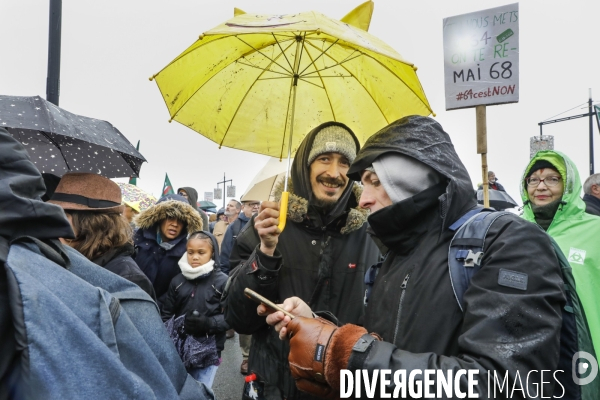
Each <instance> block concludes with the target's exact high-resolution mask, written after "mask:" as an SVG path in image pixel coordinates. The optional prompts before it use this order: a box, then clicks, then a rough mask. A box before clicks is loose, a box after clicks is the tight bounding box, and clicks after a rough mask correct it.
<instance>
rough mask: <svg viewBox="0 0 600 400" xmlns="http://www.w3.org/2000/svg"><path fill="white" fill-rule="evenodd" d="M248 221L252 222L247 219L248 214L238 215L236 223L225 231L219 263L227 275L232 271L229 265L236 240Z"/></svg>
mask: <svg viewBox="0 0 600 400" xmlns="http://www.w3.org/2000/svg"><path fill="white" fill-rule="evenodd" d="M248 221H250V218H248V217H246V214H244V213H243V212H242V213H240V215H238V217H237V218H236V219H235V221H233V222H232V223H230V224H229V225H228V226H227V229H226V230H225V235H224V236H223V241H222V242H221V255H220V256H219V262H220V264H221V270H222V271H223V272H224V273H226V274H229V271H230V270H231V269H232V268H231V265H230V264H229V256H231V251H232V250H233V246H234V244H235V240H236V238H237V237H238V235H239V234H240V231H241V230H242V228H243V227H244V226H245V225H246V224H247V223H248ZM234 267H235V265H234Z"/></svg>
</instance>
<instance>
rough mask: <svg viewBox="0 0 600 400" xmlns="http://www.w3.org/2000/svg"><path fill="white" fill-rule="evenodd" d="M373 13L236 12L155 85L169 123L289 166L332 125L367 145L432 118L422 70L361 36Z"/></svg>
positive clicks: (375, 40) (161, 74)
mask: <svg viewBox="0 0 600 400" xmlns="http://www.w3.org/2000/svg"><path fill="white" fill-rule="evenodd" d="M372 9H373V3H372V2H370V1H369V2H367V3H364V4H363V5H361V6H359V7H357V9H355V10H353V11H352V12H350V13H349V14H348V15H347V16H346V17H345V18H344V19H343V20H342V21H338V20H334V19H331V18H328V17H326V16H324V15H322V14H320V13H318V12H315V11H310V12H302V13H297V14H288V15H256V14H243V13H242V12H241V11H239V10H237V11H236V14H238V15H237V16H235V17H234V18H232V19H230V20H229V21H227V22H225V23H223V24H221V25H219V26H217V27H216V28H214V29H211V30H210V31H208V32H205V33H204V34H202V35H200V37H199V39H198V40H197V41H196V42H195V43H194V44H192V45H191V46H190V47H189V48H188V49H186V50H185V51H184V52H183V53H181V54H180V55H179V56H178V57H177V58H175V59H174V60H173V61H171V62H170V63H169V64H168V65H167V66H166V67H165V68H163V69H162V70H161V71H160V72H159V73H157V74H156V75H154V76H153V77H152V78H151V79H154V80H155V81H156V83H157V85H158V87H159V89H160V91H161V93H162V96H163V98H164V100H165V103H166V105H167V108H168V109H169V113H170V115H171V120H175V121H178V122H180V123H182V124H184V125H185V126H187V127H189V128H191V129H193V130H195V131H197V132H198V133H200V134H202V135H203V136H206V137H207V138H209V139H210V140H212V141H214V142H216V143H218V144H219V146H226V147H232V148H236V149H241V150H246V151H251V152H255V153H260V154H265V155H269V156H272V157H278V158H280V159H281V158H283V157H284V155H285V153H286V151H287V156H288V159H289V158H290V157H291V155H292V153H294V152H295V151H296V149H297V147H298V145H299V144H300V142H301V141H302V139H303V137H304V135H305V134H306V133H307V132H309V131H310V130H311V129H312V128H314V127H316V126H317V125H319V124H321V123H323V122H326V121H339V122H343V123H345V124H346V125H348V126H349V127H350V128H351V129H352V130H353V131H354V132H355V133H356V135H357V137H358V140H359V142H360V143H361V144H362V143H364V142H365V140H366V139H367V138H368V137H369V136H370V135H372V134H373V133H375V132H376V131H377V130H379V129H380V128H382V127H384V126H386V125H387V124H389V123H390V122H392V121H395V120H397V119H399V118H402V117H404V116H407V115H415V114H418V115H429V114H430V113H432V111H431V108H430V106H429V103H428V101H427V98H426V97H425V93H424V92H423V88H422V87H421V84H420V82H419V80H418V78H417V75H416V72H415V71H416V67H415V66H414V65H413V64H411V63H410V62H408V61H406V60H404V59H403V58H402V57H401V56H400V54H398V53H397V52H396V51H395V50H394V49H392V48H391V47H390V46H388V45H387V44H385V43H384V42H383V41H381V40H379V39H378V38H376V37H374V36H372V35H370V34H369V33H368V32H366V31H365V30H363V29H360V28H359V27H357V26H361V27H363V28H368V25H369V21H370V15H371V11H372ZM365 15H366V16H367V17H368V20H367V21H366V23H365ZM354 25H357V26H354ZM298 133H300V134H298ZM288 171H289V161H288ZM287 179H288V177H287V175H286V180H285V185H284V193H283V195H282V200H281V215H282V218H281V219H280V220H281V222H282V223H281V224H280V228H281V229H282V228H283V226H284V225H285V221H284V219H285V215H286V208H287Z"/></svg>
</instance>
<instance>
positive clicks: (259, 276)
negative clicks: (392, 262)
mask: <svg viewBox="0 0 600 400" xmlns="http://www.w3.org/2000/svg"><path fill="white" fill-rule="evenodd" d="M358 150H359V143H358V140H357V139H356V137H355V135H354V133H353V132H352V131H351V130H350V129H349V128H348V127H347V126H346V125H344V124H341V123H338V122H327V123H324V124H322V125H320V126H318V127H317V128H315V129H313V130H312V131H311V132H310V133H309V134H308V135H307V136H306V137H305V138H304V140H303V141H302V143H301V144H300V146H299V148H298V150H297V152H296V156H295V158H294V163H293V165H292V168H291V171H290V176H291V180H290V182H289V187H288V189H289V192H290V196H289V202H288V212H287V224H286V226H285V229H284V230H283V232H281V231H280V230H279V228H278V227H277V225H278V223H279V204H278V203H275V202H263V203H262V204H261V207H260V210H259V213H258V215H255V216H254V217H253V218H252V219H251V221H250V223H248V224H247V225H246V226H245V227H244V228H243V229H242V231H241V232H240V233H239V235H238V237H237V239H236V244H235V245H234V248H233V251H232V253H231V257H230V265H231V266H232V267H234V266H237V267H236V269H235V270H233V271H232V272H231V273H230V276H231V278H230V283H229V284H228V286H229V287H228V289H226V292H225V294H224V297H225V318H226V320H227V322H228V323H229V324H230V326H231V327H232V328H234V329H235V330H236V332H238V333H244V334H252V347H251V351H250V359H249V371H250V372H254V373H256V374H257V376H258V379H259V380H260V381H263V382H265V396H266V398H267V399H283V398H285V399H288V400H292V399H312V398H313V397H312V396H311V395H309V394H307V393H302V392H300V391H298V390H297V389H296V385H295V383H294V379H293V377H292V376H291V374H290V372H289V364H288V360H287V358H288V353H289V346H288V343H287V342H282V341H280V340H279V339H278V336H277V333H276V332H275V330H273V329H269V326H268V325H267V324H266V321H265V317H264V316H259V315H257V314H256V303H254V302H253V301H252V300H250V299H248V298H247V297H245V295H244V289H245V288H247V287H248V288H250V289H252V290H254V291H256V292H258V293H260V294H261V295H263V296H265V297H267V298H269V299H270V300H273V301H275V302H277V301H282V300H283V299H285V298H287V297H290V296H297V297H299V298H301V299H303V300H304V301H306V302H307V303H308V304H310V305H311V307H312V308H313V309H314V310H319V311H328V312H331V313H333V314H335V315H336V316H337V317H338V318H339V320H340V321H343V322H351V323H361V321H362V318H363V314H364V302H363V298H364V293H365V286H364V274H365V271H366V269H367V268H369V267H370V266H371V265H372V264H374V263H376V262H377V261H378V258H379V251H378V249H377V247H376V246H375V244H374V243H373V242H372V241H371V240H369V238H368V237H367V225H366V224H365V222H366V219H367V215H368V211H367V210H366V209H362V208H360V207H359V206H358V205H359V201H360V194H361V193H362V188H361V187H360V186H359V185H358V184H357V183H355V182H354V181H352V180H351V179H349V178H348V177H347V175H346V173H347V172H348V168H349V167H350V164H351V163H352V161H353V160H354V158H355V157H356V153H357V152H358ZM279 192H281V188H280V190H279Z"/></svg>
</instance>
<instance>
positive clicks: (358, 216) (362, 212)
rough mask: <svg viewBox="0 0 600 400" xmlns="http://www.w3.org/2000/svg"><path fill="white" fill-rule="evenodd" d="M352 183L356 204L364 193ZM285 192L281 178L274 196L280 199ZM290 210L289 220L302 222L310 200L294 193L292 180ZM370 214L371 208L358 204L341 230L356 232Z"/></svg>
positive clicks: (349, 213)
mask: <svg viewBox="0 0 600 400" xmlns="http://www.w3.org/2000/svg"><path fill="white" fill-rule="evenodd" d="M350 184H352V195H353V196H354V198H355V199H356V204H358V203H359V201H360V195H361V194H362V191H363V189H362V187H361V186H360V185H359V184H357V183H356V182H354V181H350ZM282 192H283V181H282V180H280V181H279V182H277V183H276V184H275V187H274V188H273V197H274V198H275V201H279V200H280V199H281V193H282ZM288 192H289V198H288V211H287V217H288V219H289V220H291V221H294V222H302V220H304V218H305V217H306V214H307V213H308V200H307V199H305V198H303V197H300V196H298V195H296V194H294V185H293V184H292V180H291V179H290V180H289V181H288ZM368 216H369V210H368V209H365V208H361V207H360V206H356V207H355V208H351V209H350V211H349V212H348V217H347V218H346V224H345V225H344V227H343V228H342V229H341V230H340V232H341V233H342V234H344V235H345V234H348V233H350V232H354V231H355V230H358V229H360V227H362V226H363V224H364V223H365V222H367V217H368Z"/></svg>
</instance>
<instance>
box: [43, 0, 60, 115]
mask: <svg viewBox="0 0 600 400" xmlns="http://www.w3.org/2000/svg"><path fill="white" fill-rule="evenodd" d="M61 28H62V0H50V24H49V26H48V77H47V78H46V100H48V101H49V102H51V103H52V104H55V105H57V106H58V97H59V94H60V43H61Z"/></svg>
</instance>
